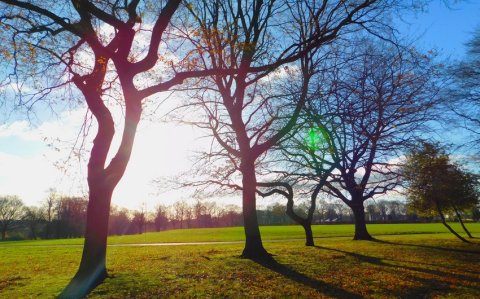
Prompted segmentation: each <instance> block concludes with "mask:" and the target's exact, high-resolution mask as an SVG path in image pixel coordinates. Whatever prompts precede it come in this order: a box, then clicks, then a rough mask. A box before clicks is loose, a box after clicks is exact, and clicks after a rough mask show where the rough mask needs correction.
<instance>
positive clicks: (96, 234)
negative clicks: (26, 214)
mask: <svg viewBox="0 0 480 299" xmlns="http://www.w3.org/2000/svg"><path fill="white" fill-rule="evenodd" d="M181 2H182V1H181V0H165V1H149V0H145V1H139V0H127V1H116V0H105V1H89V0H72V1H71V2H68V3H64V4H62V5H58V2H56V1H52V0H34V1H21V0H1V1H0V26H1V27H2V31H1V32H0V35H1V38H2V40H9V41H10V42H9V43H8V44H5V45H3V46H2V48H1V51H2V53H7V54H8V55H6V56H5V57H6V59H2V60H1V63H2V68H3V69H4V70H5V72H4V73H1V74H0V75H2V76H3V75H4V74H6V79H4V80H1V82H2V85H4V86H7V87H8V86H16V87H19V88H14V89H12V91H13V92H14V93H15V99H16V100H17V103H18V104H21V105H25V106H27V108H28V109H31V108H32V107H33V104H36V103H39V102H44V103H45V102H46V103H47V104H48V105H52V106H54V107H55V104H56V103H55V101H54V99H56V98H58V97H65V96H70V97H72V94H73V97H74V98H82V97H83V99H84V100H85V103H86V105H87V107H88V109H89V111H90V112H91V113H92V114H93V117H94V119H95V120H96V125H97V127H96V129H97V131H96V136H95V139H94V141H93V146H92V148H91V151H90V158H89V162H88V177H87V181H88V188H89V202H88V212H87V225H86V231H85V244H84V249H83V253H82V259H81V262H80V266H79V269H78V271H77V273H76V274H75V276H74V278H73V279H72V281H71V282H70V283H69V285H68V286H67V288H66V289H65V290H64V291H63V292H62V294H61V297H82V296H85V295H86V294H87V293H88V292H89V291H90V290H91V289H93V288H94V287H95V286H96V285H98V284H99V283H101V282H102V281H103V280H104V278H105V277H106V276H107V270H106V266H105V258H106V241H107V234H108V218H109V209H110V202H111V198H112V194H113V190H114V189H115V187H116V186H117V184H118V182H119V181H120V179H121V178H122V176H123V174H124V172H125V169H126V166H127V164H128V161H129V159H130V156H131V153H132V148H133V142H134V139H135V134H136V130H137V125H138V123H139V121H140V118H141V116H142V105H143V104H144V103H145V99H147V98H148V97H152V96H154V95H155V94H157V93H159V92H163V91H166V90H168V89H169V88H171V87H172V86H175V85H177V84H181V83H182V82H183V81H184V80H186V79H188V78H190V77H195V76H201V75H208V74H212V72H211V71H210V72H209V71H208V70H205V69H201V70H199V69H192V68H189V69H188V70H187V71H179V70H177V69H176V65H174V63H173V62H172V59H170V57H174V61H175V62H176V63H177V65H182V62H183V61H184V60H185V59H184V58H185V56H188V55H189V53H185V52H181V51H176V49H177V48H178V47H179V45H181V42H180V43H179V42H178V41H176V40H175V39H174V38H172V39H168V41H167V40H166V36H170V37H172V35H170V34H169V33H170V28H171V27H170V23H171V21H173V20H175V18H173V16H174V14H175V12H176V11H177V10H178V9H179V7H180V4H181ZM187 4H188V3H187ZM187 6H190V5H187ZM170 41H171V44H170V45H169V46H163V44H162V43H163V42H165V45H167V44H168V43H169V42H170ZM172 49H173V50H172ZM183 55H185V56H183ZM218 72H221V70H219V69H215V73H218ZM229 72H231V70H229ZM71 86H74V87H76V88H77V90H78V91H80V95H78V92H77V93H75V92H71V89H70V87H71ZM60 89H61V90H60ZM65 89H66V90H67V92H63V91H64V90H65ZM112 99H113V101H112ZM112 102H113V103H118V104H119V105H120V106H121V108H122V110H123V113H122V114H121V115H122V119H121V123H122V125H123V130H122V132H121V133H120V144H119V147H118V148H117V149H116V150H113V149H111V145H112V141H113V138H114V136H115V121H114V119H115V117H114V116H115V115H113V112H112V105H113V103H112ZM109 157H112V158H111V160H109V161H108V158H109Z"/></svg>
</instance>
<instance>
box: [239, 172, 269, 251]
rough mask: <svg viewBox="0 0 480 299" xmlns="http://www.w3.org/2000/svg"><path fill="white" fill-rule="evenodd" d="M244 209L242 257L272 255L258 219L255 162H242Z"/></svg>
mask: <svg viewBox="0 0 480 299" xmlns="http://www.w3.org/2000/svg"><path fill="white" fill-rule="evenodd" d="M242 175H243V178H242V184H243V190H242V209H243V222H244V229H245V248H244V249H243V252H242V257H244V258H250V259H259V258H260V259H261V258H265V257H268V256H270V255H269V254H268V252H267V251H266V250H265V248H264V247H263V243H262V238H261V236H260V229H259V226H258V219H257V204H256V197H255V193H256V175H255V166H254V163H253V162H250V163H249V162H246V163H245V162H244V163H242Z"/></svg>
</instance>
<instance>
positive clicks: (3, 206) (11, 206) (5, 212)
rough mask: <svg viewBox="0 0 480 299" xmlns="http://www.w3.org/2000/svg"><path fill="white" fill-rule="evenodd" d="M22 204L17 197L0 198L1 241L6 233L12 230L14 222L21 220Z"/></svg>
mask: <svg viewBox="0 0 480 299" xmlns="http://www.w3.org/2000/svg"><path fill="white" fill-rule="evenodd" d="M23 208H24V206H23V202H22V201H21V200H20V198H19V197H18V196H15V195H7V196H0V232H1V234H2V241H3V240H5V238H6V236H7V231H8V230H9V229H11V228H12V225H13V224H14V223H15V221H19V220H21V218H22V216H23V212H24V210H23Z"/></svg>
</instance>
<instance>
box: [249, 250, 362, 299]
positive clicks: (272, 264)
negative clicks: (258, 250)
mask: <svg viewBox="0 0 480 299" xmlns="http://www.w3.org/2000/svg"><path fill="white" fill-rule="evenodd" d="M252 260H253V261H254V262H255V263H257V264H259V265H261V266H263V267H265V268H267V269H269V270H271V271H274V272H276V273H278V274H280V275H283V276H284V277H286V278H288V279H290V280H292V281H295V282H298V283H301V284H303V285H305V286H307V287H310V288H313V289H315V290H316V291H317V292H319V293H321V294H323V295H326V296H332V297H339V298H363V297H362V296H360V295H357V294H355V293H351V292H349V291H347V290H344V289H342V288H339V287H336V286H333V285H330V284H327V283H325V282H323V281H320V280H316V279H313V278H310V277H308V276H306V275H304V274H302V273H300V272H297V271H295V270H293V269H291V268H289V267H287V266H285V265H282V264H280V263H278V262H277V261H276V260H275V259H274V258H273V257H272V256H270V257H266V258H262V259H252Z"/></svg>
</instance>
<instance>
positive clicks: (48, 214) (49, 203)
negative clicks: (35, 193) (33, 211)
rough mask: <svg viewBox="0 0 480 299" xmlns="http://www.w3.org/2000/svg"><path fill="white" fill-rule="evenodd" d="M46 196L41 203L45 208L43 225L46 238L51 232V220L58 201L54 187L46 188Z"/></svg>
mask: <svg viewBox="0 0 480 299" xmlns="http://www.w3.org/2000/svg"><path fill="white" fill-rule="evenodd" d="M48 191H49V193H48V196H47V198H46V199H45V201H44V203H43V207H44V210H45V218H46V219H45V220H46V221H47V223H46V227H45V238H46V239H48V238H50V237H51V234H52V231H51V230H52V222H53V217H54V213H55V206H56V203H57V201H58V194H57V193H56V191H55V190H54V189H49V190H48Z"/></svg>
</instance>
